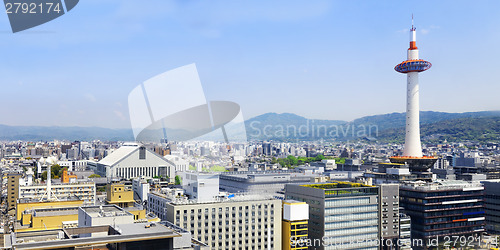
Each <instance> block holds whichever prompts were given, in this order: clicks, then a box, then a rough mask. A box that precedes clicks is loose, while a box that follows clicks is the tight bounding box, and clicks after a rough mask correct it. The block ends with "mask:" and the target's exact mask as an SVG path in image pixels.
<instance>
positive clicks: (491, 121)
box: [0, 111, 500, 142]
mask: <svg viewBox="0 0 500 250" xmlns="http://www.w3.org/2000/svg"><path fill="white" fill-rule="evenodd" d="M405 119H406V118H405V113H390V114H383V115H373V116H365V117H362V118H359V119H356V120H354V121H350V122H348V121H341V120H319V119H307V118H304V117H302V116H299V115H296V114H291V113H282V114H277V113H266V114H263V115H259V116H256V117H253V118H251V119H249V120H246V121H245V126H246V130H247V137H248V139H249V140H274V141H296V140H320V139H325V140H328V139H340V140H347V139H348V140H352V139H357V138H367V139H370V140H377V141H383V142H403V141H404V126H405ZM420 122H421V132H422V137H423V139H424V140H426V141H439V140H444V139H446V140H448V141H464V140H469V141H480V142H487V141H492V142H500V111H481V112H466V113H445V112H434V111H422V112H420ZM54 139H57V140H83V141H90V140H95V139H98V140H101V141H133V140H134V138H133V134H132V130H131V129H108V128H100V127H42V126H7V125H0V140H26V141H38V140H42V141H48V140H54Z"/></svg>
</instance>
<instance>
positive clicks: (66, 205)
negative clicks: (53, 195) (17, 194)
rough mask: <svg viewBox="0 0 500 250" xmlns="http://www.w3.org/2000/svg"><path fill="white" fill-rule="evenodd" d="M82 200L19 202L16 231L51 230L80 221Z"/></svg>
mask: <svg viewBox="0 0 500 250" xmlns="http://www.w3.org/2000/svg"><path fill="white" fill-rule="evenodd" d="M82 205H83V201H82V200H76V199H75V200H67V201H44V202H23V201H22V200H21V202H19V203H18V204H17V208H16V223H15V224H14V230H15V231H16V232H21V231H31V230H42V229H44V230H51V229H58V228H64V226H65V225H69V224H75V223H76V222H75V221H78V212H77V211H75V209H76V210H77V209H78V207H79V206H82Z"/></svg>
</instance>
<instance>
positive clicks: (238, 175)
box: [219, 171, 320, 193]
mask: <svg viewBox="0 0 500 250" xmlns="http://www.w3.org/2000/svg"><path fill="white" fill-rule="evenodd" d="M317 176H320V175H319V174H307V173H302V172H298V171H255V172H235V173H231V172H228V173H222V174H221V175H220V177H219V185H220V190H221V191H225V192H230V193H278V192H282V191H284V189H285V185H286V184H288V183H303V182H309V181H310V180H311V177H317Z"/></svg>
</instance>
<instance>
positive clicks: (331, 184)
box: [302, 181, 374, 190]
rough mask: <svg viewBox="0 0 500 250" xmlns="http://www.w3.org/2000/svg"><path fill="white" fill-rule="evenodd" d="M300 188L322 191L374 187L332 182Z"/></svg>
mask: <svg viewBox="0 0 500 250" xmlns="http://www.w3.org/2000/svg"><path fill="white" fill-rule="evenodd" d="M302 186H303V187H311V188H317V189H323V190H331V189H341V188H358V187H374V186H371V185H365V184H362V183H354V182H343V181H334V182H328V183H321V184H306V185H302Z"/></svg>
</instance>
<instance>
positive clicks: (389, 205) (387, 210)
mask: <svg viewBox="0 0 500 250" xmlns="http://www.w3.org/2000/svg"><path fill="white" fill-rule="evenodd" d="M380 197H381V200H380V208H379V209H380V210H379V211H380V218H381V227H380V236H381V237H382V239H384V241H386V244H383V246H390V245H392V246H395V245H397V244H395V243H397V242H396V241H397V239H398V238H399V184H381V185H380ZM387 241H392V244H387Z"/></svg>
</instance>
